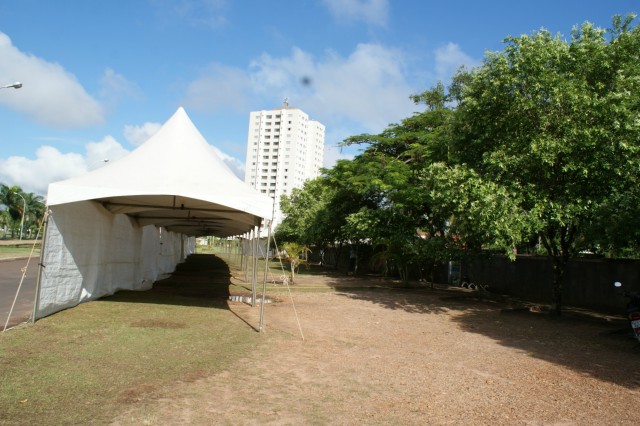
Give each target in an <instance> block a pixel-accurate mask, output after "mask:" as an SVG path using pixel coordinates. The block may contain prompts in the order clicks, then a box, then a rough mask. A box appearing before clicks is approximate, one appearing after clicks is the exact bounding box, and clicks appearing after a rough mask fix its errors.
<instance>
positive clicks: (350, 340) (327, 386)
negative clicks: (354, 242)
mask: <svg viewBox="0 0 640 426" xmlns="http://www.w3.org/2000/svg"><path fill="white" fill-rule="evenodd" d="M305 280H307V281H305ZM311 283H313V286H317V285H318V283H322V285H326V286H330V287H334V288H335V291H334V292H322V293H319V292H315V293H297V292H296V293H294V295H293V302H294V303H295V309H294V305H293V304H292V302H291V299H290V297H289V296H288V294H287V293H281V294H273V295H272V297H273V299H274V303H271V304H267V305H266V306H265V332H264V333H263V334H262V335H261V339H262V341H261V344H260V345H259V347H258V348H256V351H255V352H253V353H252V354H251V355H250V356H248V357H247V358H245V359H240V360H238V362H237V364H236V365H235V366H234V368H232V369H229V370H227V371H224V372H221V373H220V374H217V375H215V376H211V377H206V378H202V379H198V380H195V381H191V382H188V383H176V384H175V385H174V386H172V387H171V388H170V389H167V391H166V392H164V395H165V396H164V397H162V398H159V399H157V400H155V401H152V402H151V403H149V404H146V405H144V406H134V407H132V409H131V411H130V412H127V413H125V414H124V415H122V416H120V417H119V418H118V419H116V420H115V421H114V424H116V425H128V424H150V425H151V424H159V425H160V424H161V425H184V424H191V425H211V424H229V425H257V424H270V425H300V424H316V425H324V424H328V425H356V424H358V425H360V424H368V425H418V424H419V425H424V424H433V425H445V424H456V425H458V424H465V425H488V424H491V425H631V424H636V423H637V422H638V420H637V417H638V415H637V410H638V406H639V405H640V392H639V390H640V369H639V368H638V366H639V365H640V362H639V361H640V350H638V349H637V348H636V347H635V346H634V342H633V340H631V339H630V338H629V337H628V336H627V334H626V332H625V331H620V330H622V329H623V328H624V327H625V324H624V323H623V322H621V321H620V320H616V319H612V318H609V317H605V316H586V315H583V314H582V315H577V314H575V313H571V314H568V315H565V316H564V317H562V318H557V317H554V316H551V315H549V314H548V313H546V311H545V310H544V309H536V308H535V307H529V306H527V307H525V306H523V305H520V304H514V303H513V302H510V301H505V300H501V301H496V300H495V298H492V299H494V300H487V299H485V298H478V297H477V296H478V294H477V293H473V292H470V291H466V290H462V289H449V290H445V289H440V290H430V289H413V290H407V289H382V288H365V289H363V288H356V287H358V286H359V285H362V284H363V282H356V281H355V280H354V279H353V278H346V277H345V278H341V279H340V278H335V277H318V276H313V277H301V278H300V281H298V282H297V283H296V285H297V286H305V285H311ZM350 285H353V286H354V287H350ZM373 285H374V286H375V283H374V284H373ZM336 286H339V287H336ZM229 306H230V309H231V311H232V312H233V313H234V314H235V315H236V316H237V317H238V320H239V321H244V322H246V323H247V326H253V327H257V325H258V321H259V311H260V309H259V308H258V307H256V308H252V307H250V306H249V305H247V304H244V303H234V302H230V303H229ZM296 312H297V316H298V318H299V324H300V327H298V321H297V320H296ZM301 332H302V334H303V335H304V339H303V338H302V334H301Z"/></svg>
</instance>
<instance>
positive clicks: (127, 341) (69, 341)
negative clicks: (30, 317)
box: [0, 292, 259, 425]
mask: <svg viewBox="0 0 640 426" xmlns="http://www.w3.org/2000/svg"><path fill="white" fill-rule="evenodd" d="M258 343H259V335H258V334H257V333H256V332H255V331H253V330H252V329H251V328H250V327H247V325H246V324H245V323H244V322H242V321H238V319H237V317H236V316H235V315H234V314H233V313H232V312H230V311H229V310H228V309H227V308H226V302H223V301H221V300H220V301H217V302H210V303H203V302H202V301H201V300H199V299H196V298H189V297H184V298H182V300H181V299H180V298H177V299H176V296H175V295H169V294H162V293H160V294H155V295H153V296H152V297H149V292H121V293H118V294H116V295H115V296H112V297H110V298H106V299H103V300H99V301H95V302H89V303H84V304H81V305H79V306H77V307H75V308H73V309H69V310H66V311H63V312H59V313H57V314H54V315H52V316H50V317H47V318H44V319H41V320H40V321H38V322H36V323H35V324H34V325H32V326H27V327H23V328H18V329H14V330H11V331H8V332H6V333H3V334H0V424H3V425H5V424H8V425H13V424H16V425H18V424H20V425H21V424H90V423H91V424H104V423H109V422H110V421H111V420H112V419H113V418H114V416H115V415H117V414H118V413H122V412H123V411H126V410H127V408H129V407H130V406H131V404H138V405H139V404H144V403H145V402H146V401H152V400H153V399H154V398H158V397H160V396H162V395H163V392H164V391H165V389H166V387H167V386H169V385H171V384H172V383H174V382H176V381H190V380H195V379H197V378H200V377H205V376H208V375H211V374H214V373H216V372H218V371H220V370H223V369H225V368H228V367H229V366H230V365H231V364H233V363H234V362H235V361H236V360H237V359H239V358H241V357H242V356H243V355H244V354H246V353H247V352H248V350H249V349H251V348H254V347H255V346H256V345H257V344H258Z"/></svg>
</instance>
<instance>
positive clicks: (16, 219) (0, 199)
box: [0, 185, 26, 238]
mask: <svg viewBox="0 0 640 426" xmlns="http://www.w3.org/2000/svg"><path fill="white" fill-rule="evenodd" d="M18 194H20V195H18ZM22 194H23V192H22V189H21V188H20V187H19V186H7V185H0V204H3V205H4V206H5V207H6V212H7V213H8V215H9V218H8V222H9V223H8V226H10V228H11V238H13V237H14V232H15V230H16V228H17V227H18V224H19V223H20V222H21V220H22V214H23V212H24V207H25V204H26V198H25V202H23V201H22V198H20V196H23V197H24V195H22Z"/></svg>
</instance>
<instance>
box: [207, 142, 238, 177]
mask: <svg viewBox="0 0 640 426" xmlns="http://www.w3.org/2000/svg"><path fill="white" fill-rule="evenodd" d="M210 146H211V149H213V152H215V153H216V155H217V156H218V157H220V159H222V161H224V163H225V164H226V165H227V167H229V169H231V171H232V172H233V173H234V174H235V175H236V176H238V178H240V179H241V180H244V163H243V162H242V161H240V160H238V159H237V158H234V157H232V156H230V155H227V154H225V153H224V152H222V151H220V149H218V147H215V146H213V145H210Z"/></svg>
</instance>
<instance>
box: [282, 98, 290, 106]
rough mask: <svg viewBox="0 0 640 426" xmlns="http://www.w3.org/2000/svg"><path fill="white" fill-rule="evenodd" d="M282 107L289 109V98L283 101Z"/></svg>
mask: <svg viewBox="0 0 640 426" xmlns="http://www.w3.org/2000/svg"><path fill="white" fill-rule="evenodd" d="M282 106H283V107H284V108H289V98H284V101H282Z"/></svg>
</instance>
